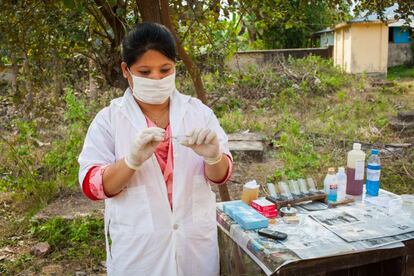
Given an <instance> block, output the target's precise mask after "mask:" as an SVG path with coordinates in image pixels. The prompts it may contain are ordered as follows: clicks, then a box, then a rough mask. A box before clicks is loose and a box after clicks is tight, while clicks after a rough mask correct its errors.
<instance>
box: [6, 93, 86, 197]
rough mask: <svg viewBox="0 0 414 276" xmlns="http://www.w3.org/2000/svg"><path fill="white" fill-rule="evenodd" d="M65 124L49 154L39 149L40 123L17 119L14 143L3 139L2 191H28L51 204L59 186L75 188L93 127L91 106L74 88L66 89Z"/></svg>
mask: <svg viewBox="0 0 414 276" xmlns="http://www.w3.org/2000/svg"><path fill="white" fill-rule="evenodd" d="M65 105H66V112H65V114H64V120H63V122H62V123H63V124H64V125H65V128H64V131H63V133H60V135H59V136H60V138H61V139H57V140H56V141H54V142H53V143H52V145H51V148H50V149H49V150H47V151H46V152H45V150H44V149H42V148H41V146H39V143H40V142H39V141H38V137H39V131H38V126H37V123H36V121H24V120H16V121H15V125H16V128H17V130H18V132H17V135H16V136H15V139H14V141H8V140H7V139H5V138H4V139H2V140H1V142H0V148H1V149H2V151H3V155H2V156H1V159H0V161H2V162H3V164H4V166H2V167H1V169H0V175H1V178H0V190H14V191H24V192H26V193H27V195H33V194H34V195H36V196H39V197H40V198H41V200H45V201H47V200H48V199H50V197H52V196H53V195H54V191H56V189H58V188H59V187H68V186H69V187H74V186H76V183H77V174H78V168H79V167H78V163H77V157H78V155H79V153H80V150H81V147H82V143H83V139H84V136H85V133H86V129H87V127H88V124H89V111H90V108H93V104H92V105H90V106H89V107H87V106H86V103H85V102H84V101H83V100H80V99H77V98H76V97H75V94H74V92H73V89H71V88H67V89H66V90H65Z"/></svg>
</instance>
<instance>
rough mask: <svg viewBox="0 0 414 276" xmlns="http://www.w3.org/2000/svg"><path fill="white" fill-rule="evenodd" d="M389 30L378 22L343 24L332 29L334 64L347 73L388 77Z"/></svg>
mask: <svg viewBox="0 0 414 276" xmlns="http://www.w3.org/2000/svg"><path fill="white" fill-rule="evenodd" d="M387 61H388V27H387V26H386V25H385V24H384V23H381V22H379V23H378V22H375V23H353V24H344V25H342V26H341V27H339V28H337V29H336V30H335V45H334V64H335V65H338V66H340V67H341V68H343V70H344V71H345V72H347V73H352V74H359V73H363V72H365V73H368V74H375V75H386V74H387Z"/></svg>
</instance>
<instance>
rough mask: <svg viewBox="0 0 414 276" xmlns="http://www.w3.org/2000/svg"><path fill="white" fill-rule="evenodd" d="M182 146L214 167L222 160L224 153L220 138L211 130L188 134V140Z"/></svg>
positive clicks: (199, 130) (203, 129) (196, 130)
mask: <svg viewBox="0 0 414 276" xmlns="http://www.w3.org/2000/svg"><path fill="white" fill-rule="evenodd" d="M182 144H183V145H184V146H187V147H189V148H191V149H193V150H194V152H195V153H197V154H198V155H200V156H202V157H203V158H204V161H205V162H206V163H207V164H210V165H213V164H216V163H218V162H220V160H221V156H222V153H221V152H220V145H219V141H218V137H217V134H216V133H215V132H214V131H212V130H211V129H208V128H196V129H193V130H192V131H190V132H189V133H188V134H187V139H186V141H184V142H183V143H182Z"/></svg>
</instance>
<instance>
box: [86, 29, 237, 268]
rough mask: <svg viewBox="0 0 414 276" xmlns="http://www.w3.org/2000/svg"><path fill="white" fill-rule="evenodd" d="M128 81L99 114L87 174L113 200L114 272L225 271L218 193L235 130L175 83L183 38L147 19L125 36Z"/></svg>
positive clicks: (109, 206)
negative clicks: (222, 124) (178, 39)
mask: <svg viewBox="0 0 414 276" xmlns="http://www.w3.org/2000/svg"><path fill="white" fill-rule="evenodd" d="M122 59H123V62H122V64H121V67H122V72H123V76H124V77H125V78H126V79H127V80H128V83H129V87H130V88H128V89H127V90H126V91H125V93H124V95H123V97H121V98H117V99H114V100H112V102H111V104H110V105H109V106H108V107H105V108H104V109H102V110H101V111H100V112H99V113H98V114H97V115H96V117H95V119H94V120H93V122H92V123H91V125H90V127H89V130H88V133H87V135H86V138H85V143H84V146H83V149H82V152H81V154H80V156H79V164H80V172H79V181H80V183H81V186H82V190H83V192H84V193H85V195H86V196H88V197H89V198H90V199H93V200H98V199H105V236H106V251H107V270H108V274H109V275H217V274H218V273H219V255H218V242H217V227H216V218H215V214H216V211H215V203H216V200H215V194H214V193H213V192H212V191H211V189H210V185H209V184H210V183H211V184H222V183H225V182H226V181H227V179H228V178H229V177H230V174H231V170H232V158H231V155H230V152H229V149H228V143H227V136H226V134H225V133H224V131H223V129H222V128H221V127H220V125H219V122H218V120H217V118H216V116H215V115H214V113H213V112H212V110H211V109H209V108H208V107H207V106H205V105H204V104H202V103H201V102H200V101H199V100H198V99H195V98H192V97H190V96H186V95H183V94H180V93H179V92H178V91H177V90H176V89H175V60H176V47H175V42H174V38H173V36H172V35H171V33H170V32H169V31H168V30H167V28H165V27H164V26H162V25H159V24H156V23H143V24H140V25H137V26H136V27H135V28H134V29H133V30H131V31H130V32H129V33H128V34H127V36H126V37H125V38H124V40H123V42H122Z"/></svg>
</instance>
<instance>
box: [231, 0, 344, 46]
mask: <svg viewBox="0 0 414 276" xmlns="http://www.w3.org/2000/svg"><path fill="white" fill-rule="evenodd" d="M245 4H246V5H247V6H248V7H249V8H247V15H245V16H244V20H243V23H244V26H245V28H246V29H247V31H246V32H245V34H244V36H245V38H246V39H245V40H244V41H242V42H244V43H239V44H240V45H241V46H240V47H241V48H242V49H245V48H247V49H278V48H303V47H314V46H316V47H318V46H319V45H317V42H316V41H315V40H312V39H311V38H310V37H311V34H312V33H314V32H316V31H319V30H322V29H325V28H327V27H330V26H332V25H334V24H335V23H338V22H340V21H342V20H345V19H346V18H347V17H348V16H349V15H348V12H349V5H348V4H347V3H345V2H341V3H339V5H331V4H330V2H329V1H289V0H278V1H257V0H251V1H247V2H245Z"/></svg>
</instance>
